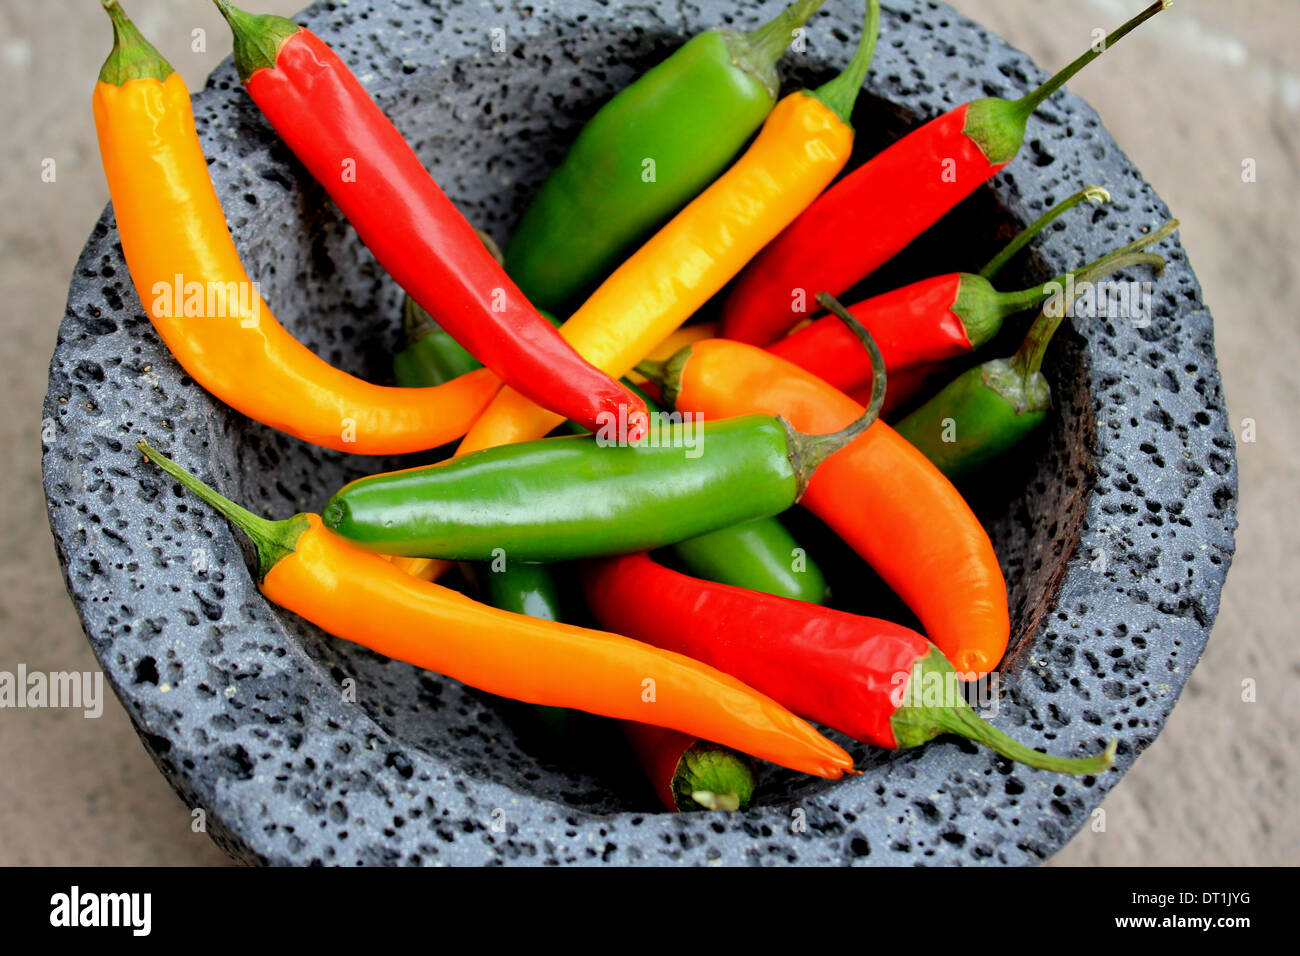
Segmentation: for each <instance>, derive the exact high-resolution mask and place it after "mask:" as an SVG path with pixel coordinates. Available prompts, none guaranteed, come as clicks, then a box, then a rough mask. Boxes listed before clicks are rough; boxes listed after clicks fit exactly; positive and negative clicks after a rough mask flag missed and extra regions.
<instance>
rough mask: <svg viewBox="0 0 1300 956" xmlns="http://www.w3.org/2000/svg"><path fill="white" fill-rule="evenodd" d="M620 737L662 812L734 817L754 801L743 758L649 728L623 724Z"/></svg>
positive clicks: (753, 774) (750, 770)
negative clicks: (714, 813) (717, 813)
mask: <svg viewBox="0 0 1300 956" xmlns="http://www.w3.org/2000/svg"><path fill="white" fill-rule="evenodd" d="M646 560H649V559H648V558H647V559H646ZM623 733H624V734H625V735H626V736H627V739H628V743H630V744H631V745H632V751H633V753H635V754H636V757H637V760H639V761H640V763H641V766H642V768H643V769H644V770H645V772H646V777H647V778H648V779H649V780H650V784H651V786H653V787H654V791H655V795H656V796H657V797H658V798H659V800H660V802H661V803H663V805H664V807H665V808H666V809H668V810H673V811H690V810H729V811H734V810H743V809H745V808H746V807H748V806H749V804H750V801H752V800H753V798H754V788H755V787H756V786H757V785H758V780H757V777H758V772H757V770H756V768H755V767H754V761H753V760H751V759H750V758H749V757H748V756H746V755H745V754H742V753H737V752H736V751H734V750H732V749H731V748H730V747H720V746H718V745H717V744H711V743H709V742H708V741H707V740H700V739H698V738H696V737H691V736H690V735H688V734H683V733H679V732H677V731H675V730H666V729H665V728H663V727H655V726H654V725H653V724H638V723H636V722H634V721H627V722H626V723H624V724H623Z"/></svg>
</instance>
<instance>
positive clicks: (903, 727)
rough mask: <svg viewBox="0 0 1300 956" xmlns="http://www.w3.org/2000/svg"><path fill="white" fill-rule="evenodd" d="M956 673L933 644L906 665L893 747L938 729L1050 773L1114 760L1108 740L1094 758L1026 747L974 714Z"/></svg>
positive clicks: (916, 742) (1081, 770)
mask: <svg viewBox="0 0 1300 956" xmlns="http://www.w3.org/2000/svg"><path fill="white" fill-rule="evenodd" d="M957 677H958V675H957V672H956V671H955V670H954V669H953V666H952V664H950V663H948V659H947V658H946V657H944V656H943V654H942V653H941V652H940V651H939V649H938V648H937V647H934V648H931V649H930V651H929V652H928V653H927V654H926V655H925V656H924V657H921V658H920V659H918V660H917V662H916V664H915V665H914V666H913V667H912V674H911V676H910V677H909V678H908V681H907V685H906V686H905V688H904V690H903V702H902V704H901V705H900V706H899V708H898V710H896V711H895V712H894V716H893V719H892V720H891V722H890V724H891V727H892V729H893V731H894V739H895V741H896V743H897V744H898V746H899V748H900V749H902V748H905V747H917V746H920V745H921V744H923V743H926V742H927V741H930V740H933V739H934V738H935V737H938V736H939V735H940V734H957V735H958V736H960V737H965V738H967V739H968V740H973V741H975V742H976V743H980V744H983V745H984V746H986V747H988V748H989V749H990V750H993V751H996V752H997V753H1000V754H1001V755H1002V756H1004V757H1006V758H1007V759H1008V760H1014V761H1016V762H1017V763H1022V764H1025V765H1026V766H1029V767H1036V768H1037V769H1039V770H1050V771H1052V772H1054V773H1071V774H1098V773H1102V772H1103V771H1106V770H1108V769H1110V766H1111V764H1113V763H1114V762H1115V750H1116V745H1117V742H1116V741H1114V740H1112V741H1111V742H1110V743H1109V744H1107V745H1106V749H1105V750H1103V751H1102V752H1101V753H1099V754H1097V755H1096V756H1095V757H1054V756H1052V755H1051V754H1045V753H1043V752H1042V751H1041V750H1034V749H1033V748H1031V747H1026V746H1025V745H1024V744H1022V743H1021V742H1020V741H1018V740H1016V739H1015V738H1014V737H1010V736H1008V735H1007V734H1004V733H1003V732H1002V731H1000V730H998V729H997V728H996V727H994V726H993V725H992V724H990V723H988V722H987V721H985V720H983V719H981V718H980V716H979V715H978V714H976V713H975V711H973V710H972V709H971V707H970V704H968V703H966V700H965V699H964V698H963V697H961V696H960V695H959V692H958V691H957V689H956V688H957V684H958V683H959V682H958V680H957Z"/></svg>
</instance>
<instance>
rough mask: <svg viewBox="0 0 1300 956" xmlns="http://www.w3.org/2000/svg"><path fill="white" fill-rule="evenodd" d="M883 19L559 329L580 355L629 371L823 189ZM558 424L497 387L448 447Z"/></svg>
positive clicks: (870, 16) (790, 100)
mask: <svg viewBox="0 0 1300 956" xmlns="http://www.w3.org/2000/svg"><path fill="white" fill-rule="evenodd" d="M879 25H880V9H879V4H878V2H877V0H869V2H868V7H867V19H866V25H865V27H864V29H863V36H862V41H861V43H860V45H859V47H858V52H857V53H856V54H855V55H854V57H853V60H852V62H851V63H850V64H849V66H848V67H847V68H846V69H845V71H844V72H843V73H841V74H840V75H839V76H838V77H836V78H835V79H834V80H831V81H830V82H829V83H827V84H826V85H825V86H823V87H821V88H819V89H818V90H816V91H812V92H809V91H806V90H804V91H800V92H797V93H792V94H790V95H789V96H787V97H786V98H785V99H783V100H781V102H780V103H778V104H777V105H776V108H775V109H774V110H773V111H772V112H771V114H770V115H769V116H768V118H767V121H766V122H765V123H764V124H763V128H762V129H761V130H760V131H759V134H758V137H757V138H756V139H755V140H754V143H753V145H751V146H750V148H749V149H748V150H746V152H745V154H744V155H743V156H742V157H741V158H740V159H738V160H737V161H736V163H735V164H734V165H733V166H732V167H731V168H730V169H728V170H727V172H725V173H723V175H722V176H720V177H719V178H718V179H717V180H716V181H715V182H714V183H713V185H711V186H710V187H709V188H708V189H706V190H705V191H704V192H702V193H701V194H700V195H699V196H697V197H696V198H695V200H694V201H693V202H691V204H690V205H689V206H687V207H686V208H685V209H683V210H682V211H681V212H680V213H678V214H677V216H676V217H675V218H673V219H672V220H671V221H670V222H669V223H668V225H666V226H664V227H663V228H662V229H661V230H659V232H658V233H656V234H655V235H654V236H653V237H652V238H651V239H650V240H649V241H648V242H647V243H646V244H645V245H644V246H642V247H641V248H640V249H639V250H637V252H635V253H634V254H633V255H632V256H631V258H629V259H628V260H627V261H626V262H624V263H623V265H621V266H620V267H619V268H618V269H617V270H615V272H614V273H613V274H612V275H611V276H610V277H609V278H608V279H606V280H605V282H604V283H603V284H602V285H601V286H600V287H599V288H598V289H597V290H596V291H595V292H594V293H592V295H591V298H589V299H588V300H587V301H586V302H585V303H583V305H582V307H581V308H579V309H578V311H577V312H575V313H574V314H573V315H572V316H571V317H570V318H569V320H568V321H567V322H565V323H564V325H563V326H561V327H560V334H561V335H563V336H564V338H565V339H566V340H567V341H568V342H569V344H570V345H572V346H573V347H574V348H575V349H576V350H577V351H578V354H580V355H581V356H582V357H583V358H585V359H586V360H587V361H588V362H590V363H591V364H592V365H595V366H596V367H597V368H599V369H601V370H602V371H604V372H606V373H608V374H609V375H611V376H614V377H616V378H617V377H619V376H623V375H626V374H627V373H628V372H629V371H630V370H631V369H632V367H633V366H634V365H636V364H637V363H638V362H640V361H641V360H642V359H643V358H645V356H646V355H647V354H648V353H649V352H650V351H651V349H653V348H654V347H655V346H656V345H658V344H659V343H660V342H662V341H663V340H664V339H665V338H667V337H668V336H669V335H670V334H672V332H674V331H675V330H676V329H677V328H678V327H679V326H680V325H681V324H682V323H683V322H685V321H686V320H687V319H689V318H690V317H691V316H692V315H694V314H695V312H696V311H697V310H698V309H699V308H700V307H701V306H703V305H704V304H705V303H706V302H707V301H708V300H709V299H710V298H711V297H712V296H713V295H715V294H716V293H717V292H718V291H719V290H720V289H721V288H722V287H723V286H724V285H726V284H727V282H728V281H730V280H731V279H732V278H733V277H734V276H735V275H736V274H737V273H738V272H739V271H740V270H741V268H742V267H743V266H744V265H745V264H746V263H747V262H749V260H750V259H752V258H753V257H754V256H755V255H757V254H758V252H759V251H760V250H761V249H762V248H763V247H764V246H765V245H767V244H768V242H770V241H771V240H772V239H774V238H776V236H777V235H778V234H779V233H780V232H781V230H782V229H784V228H785V227H786V226H787V225H789V224H790V223H791V222H793V221H794V219H795V218H796V217H797V216H798V215H799V213H800V212H802V211H803V210H804V209H805V208H806V207H807V206H808V205H809V204H810V203H811V202H812V201H813V200H814V199H816V198H817V196H818V195H819V194H820V193H821V192H822V190H824V189H825V188H826V187H827V186H828V185H830V183H831V181H832V180H834V179H835V177H836V176H837V175H838V174H839V172H840V170H842V169H843V168H844V165H845V163H847V162H848V160H849V154H850V152H851V151H852V149H853V127H852V125H850V122H849V115H850V114H851V113H852V110H853V103H854V102H855V100H856V98H857V93H858V90H859V89H860V88H861V86H862V81H863V79H864V77H865V75H866V71H867V66H868V64H869V63H870V61H871V55H872V52H873V51H874V48H875V42H876V36H877V34H878V32H879ZM816 291H817V290H816V289H813V290H809V295H811V294H813V293H815V292H816ZM561 420H562V419H561V418H560V416H558V415H556V414H554V413H552V412H548V411H547V410H546V409H544V408H542V407H540V406H539V405H536V404H535V403H533V402H531V401H529V400H528V399H526V398H524V397H523V396H522V395H520V394H519V393H518V392H516V391H514V390H513V389H511V388H508V387H507V388H503V389H502V390H501V392H500V393H499V394H498V395H497V396H496V398H495V399H493V401H492V404H491V405H489V406H488V409H487V411H485V412H484V413H483V414H482V416H480V418H479V419H478V421H477V422H475V423H474V426H473V427H472V428H471V429H470V431H469V434H467V435H466V436H465V440H464V441H462V442H461V444H460V447H459V448H458V449H457V451H456V454H458V455H463V454H467V453H468V452H471V451H478V450H480V449H483V448H491V447H494V446H496V445H507V444H511V443H514V442H521V441H530V440H532V439H535V438H541V437H542V436H544V435H545V434H546V433H547V432H549V431H550V430H551V429H552V428H554V427H555V426H556V425H558V424H559V423H560V421H561Z"/></svg>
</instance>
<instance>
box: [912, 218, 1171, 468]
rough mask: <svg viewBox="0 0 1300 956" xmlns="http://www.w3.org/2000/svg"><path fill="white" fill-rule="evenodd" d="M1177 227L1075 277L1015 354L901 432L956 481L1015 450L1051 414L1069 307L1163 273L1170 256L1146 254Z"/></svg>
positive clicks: (972, 372)
mask: <svg viewBox="0 0 1300 956" xmlns="http://www.w3.org/2000/svg"><path fill="white" fill-rule="evenodd" d="M1177 228H1178V221H1177V220H1173V221H1172V222H1170V223H1167V224H1166V225H1165V226H1163V227H1162V228H1160V229H1158V230H1156V231H1155V232H1153V233H1151V234H1150V235H1149V236H1145V237H1144V238H1142V239H1140V240H1138V241H1137V242H1135V243H1132V244H1130V245H1128V246H1126V247H1124V248H1123V249H1121V250H1119V251H1117V252H1116V253H1115V254H1113V255H1111V256H1107V257H1106V258H1104V259H1101V260H1100V261H1098V262H1097V263H1096V264H1095V265H1094V266H1092V267H1090V268H1089V269H1087V270H1086V271H1084V272H1081V273H1079V274H1078V275H1077V276H1072V277H1071V280H1070V281H1069V282H1067V284H1066V285H1065V287H1064V288H1063V290H1062V291H1061V292H1060V293H1058V294H1057V295H1056V296H1054V297H1053V298H1052V299H1051V300H1049V301H1048V303H1047V305H1046V306H1045V307H1044V309H1043V311H1042V313H1041V314H1039V316H1038V318H1036V319H1035V320H1034V324H1033V325H1032V326H1031V327H1030V329H1029V334H1028V335H1027V337H1026V338H1025V341H1024V344H1023V345H1022V346H1021V347H1020V350H1019V351H1017V352H1016V354H1015V355H1013V356H1011V357H1010V358H997V359H992V360H990V361H988V362H985V363H984V364H982V365H977V366H975V367H974V368H972V369H968V370H967V371H965V372H963V373H962V374H961V375H959V376H957V378H956V379H954V380H953V381H952V382H950V383H949V384H948V385H947V387H945V388H944V389H943V390H942V391H940V392H939V393H938V394H937V395H935V396H934V398H932V399H930V400H929V401H928V402H926V403H925V404H924V405H922V406H921V407H920V408H918V409H916V411H914V412H912V413H911V414H910V415H908V416H907V417H906V418H904V419H902V421H900V422H898V423H897V424H896V425H895V426H894V428H895V429H896V430H897V431H898V433H899V434H900V435H902V436H903V437H904V438H906V439H907V440H908V441H909V442H911V443H912V444H913V445H915V446H916V447H917V448H918V449H919V450H920V451H921V452H922V453H924V455H925V456H926V457H927V458H929V459H930V461H932V462H934V464H935V465H936V466H937V467H938V469H939V470H940V471H942V472H943V473H944V474H945V475H947V476H948V477H949V478H951V479H954V480H958V479H961V478H965V477H967V476H968V475H970V474H972V473H974V472H975V471H978V470H979V469H980V468H982V467H983V466H984V465H986V464H988V463H989V462H990V461H993V460H994V459H995V458H997V457H998V456H999V455H1001V454H1003V453H1004V452H1006V451H1008V450H1009V449H1011V448H1014V447H1015V446H1016V445H1018V444H1019V443H1020V442H1022V441H1023V440H1024V439H1025V438H1026V437H1028V435H1029V434H1030V433H1032V432H1033V431H1034V430H1035V429H1036V428H1038V427H1039V426H1040V425H1042V424H1043V422H1044V421H1045V420H1046V419H1047V414H1048V412H1049V411H1050V410H1051V406H1052V389H1051V386H1050V385H1049V384H1048V382H1047V378H1046V376H1044V375H1043V373H1042V371H1041V368H1042V364H1043V356H1044V355H1045V354H1046V351H1047V346H1048V343H1049V342H1050V341H1051V339H1052V336H1053V335H1054V334H1055V332H1056V330H1057V328H1059V327H1060V324H1061V321H1062V319H1063V318H1064V316H1065V314H1066V313H1067V312H1068V311H1069V309H1070V306H1071V305H1073V303H1074V301H1075V300H1076V299H1077V298H1078V297H1079V296H1080V295H1083V294H1084V293H1085V292H1086V291H1087V289H1088V287H1089V286H1090V285H1091V284H1092V283H1094V282H1096V281H1097V280H1098V279H1100V278H1102V277H1103V276H1106V275H1109V274H1111V273H1113V272H1117V271H1119V270H1120V269H1125V268H1128V267H1130V266H1135V265H1149V266H1151V267H1152V268H1154V269H1156V270H1160V269H1162V268H1164V264H1165V261H1164V259H1162V258H1161V257H1160V256H1157V255H1154V254H1152V253H1143V252H1141V251H1140V250H1141V249H1143V248H1145V247H1147V246H1150V245H1152V244H1154V243H1156V242H1159V241H1160V240H1161V239H1164V238H1165V237H1166V236H1169V235H1170V234H1172V233H1173V232H1174V231H1175V230H1176V229H1177ZM1071 286H1072V287H1071Z"/></svg>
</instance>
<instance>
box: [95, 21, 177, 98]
mask: <svg viewBox="0 0 1300 956" xmlns="http://www.w3.org/2000/svg"><path fill="white" fill-rule="evenodd" d="M103 6H104V11H105V12H106V13H107V14H108V18H109V19H110V20H112V21H113V49H112V51H111V52H110V53H109V54H108V59H106V60H105V61H104V65H103V66H102V67H100V70H99V81H100V82H101V83H107V84H108V85H109V86H125V85H126V83H127V81H128V80H165V79H167V77H169V76H171V75H172V73H174V72H175V71H174V70H173V69H172V66H171V64H170V63H168V62H167V61H166V60H165V59H163V57H162V54H161V53H159V52H158V51H157V49H155V48H154V45H153V44H152V43H150V42H149V41H148V40H146V39H145V38H144V35H143V34H142V33H141V32H140V31H139V30H138V29H137V28H136V25H135V24H134V23H132V22H131V18H130V17H128V16H127V15H126V11H125V10H123V9H122V5H121V4H120V3H118V2H117V0H103Z"/></svg>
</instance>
